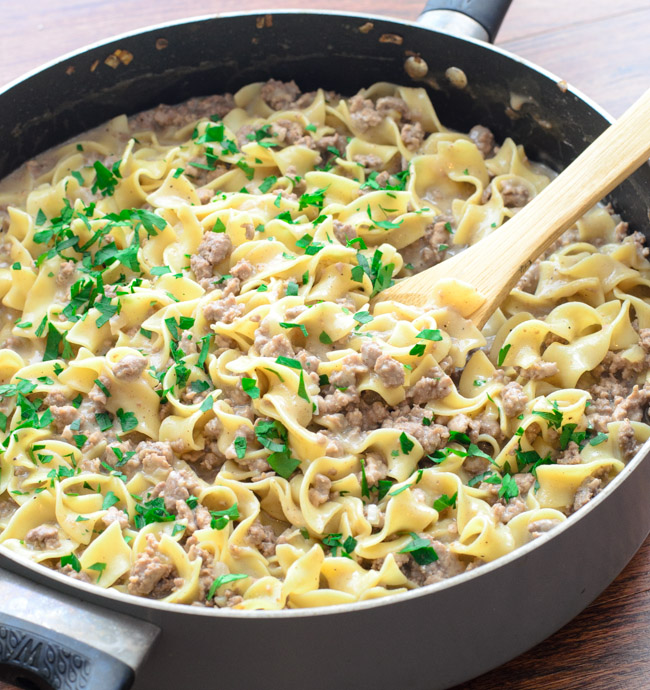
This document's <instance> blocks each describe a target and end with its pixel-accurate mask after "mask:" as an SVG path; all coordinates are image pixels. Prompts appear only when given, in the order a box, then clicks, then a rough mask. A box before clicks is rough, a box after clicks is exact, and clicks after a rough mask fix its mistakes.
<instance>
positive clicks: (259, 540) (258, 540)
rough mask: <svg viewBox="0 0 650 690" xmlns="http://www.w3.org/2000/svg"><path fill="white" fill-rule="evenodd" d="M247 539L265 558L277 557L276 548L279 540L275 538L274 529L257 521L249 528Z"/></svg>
mask: <svg viewBox="0 0 650 690" xmlns="http://www.w3.org/2000/svg"><path fill="white" fill-rule="evenodd" d="M246 538H247V540H248V543H249V544H251V545H252V546H254V547H256V548H257V549H259V552H260V553H261V554H262V556H264V558H271V556H274V555H275V546H276V544H277V543H278V538H277V537H276V536H275V532H274V531H273V528H272V527H270V526H269V525H263V524H262V523H261V522H260V521H259V520H255V522H254V523H253V524H252V525H251V526H250V527H249V528H248V535H247V536H246Z"/></svg>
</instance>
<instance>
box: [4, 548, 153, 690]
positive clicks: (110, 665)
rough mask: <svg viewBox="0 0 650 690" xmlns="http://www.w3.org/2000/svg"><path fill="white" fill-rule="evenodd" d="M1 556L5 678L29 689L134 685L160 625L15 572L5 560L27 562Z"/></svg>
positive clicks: (123, 689)
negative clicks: (118, 611) (116, 610)
mask: <svg viewBox="0 0 650 690" xmlns="http://www.w3.org/2000/svg"><path fill="white" fill-rule="evenodd" d="M0 556H1V558H0V561H1V562H0V680H5V681H8V682H10V683H12V684H13V685H16V686H17V687H19V688H28V689H29V690H33V689H34V688H39V690H41V689H42V690H49V689H51V688H57V689H58V690H128V688H130V687H131V685H132V684H133V680H134V677H135V672H136V670H137V669H138V667H139V666H140V665H141V663H142V662H143V661H144V659H145V657H146V655H147V652H148V651H149V648H150V646H151V645H152V644H153V642H154V641H155V639H156V637H157V635H158V633H159V629H158V628H157V627H156V626H154V625H151V624H150V623H146V622H144V621H140V620H137V619H134V618H131V617H130V616H125V615H123V614H120V613H116V612H115V611H111V610H108V609H104V608H101V607H99V606H96V605H94V604H90V603H87V602H85V601H82V600H81V599H78V598H76V597H74V598H73V597H71V596H69V595H67V594H62V593H61V592H58V591H55V590H54V589H50V588H49V587H48V588H46V587H43V586H42V585H39V584H36V583H35V582H32V581H31V580H28V579H26V578H23V577H21V576H19V575H17V574H15V573H12V572H9V571H8V570H5V569H3V568H2V565H5V566H8V567H11V568H12V569H13V568H15V567H17V568H21V565H19V564H17V563H11V561H9V560H8V559H6V558H5V557H4V555H3V554H0ZM22 568H23V569H25V568H26V566H25V565H23V566H22ZM23 572H24V570H23ZM57 575H58V574H57ZM58 577H59V578H60V577H64V576H58Z"/></svg>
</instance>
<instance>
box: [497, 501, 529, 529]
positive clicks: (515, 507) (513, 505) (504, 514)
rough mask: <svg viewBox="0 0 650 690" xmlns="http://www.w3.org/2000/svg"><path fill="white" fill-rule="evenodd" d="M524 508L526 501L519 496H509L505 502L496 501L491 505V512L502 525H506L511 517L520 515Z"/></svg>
mask: <svg viewBox="0 0 650 690" xmlns="http://www.w3.org/2000/svg"><path fill="white" fill-rule="evenodd" d="M525 510H526V502H525V501H522V499H521V498H519V496H517V497H515V498H511V499H510V500H509V501H508V502H507V503H500V502H497V503H495V504H494V505H493V506H492V514H493V515H494V517H495V518H496V519H497V520H498V521H499V522H502V523H503V524H504V525H507V524H508V523H509V522H510V520H512V518H513V517H516V516H517V515H520V514H521V513H523V512H524V511H525Z"/></svg>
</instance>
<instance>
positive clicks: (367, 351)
mask: <svg viewBox="0 0 650 690" xmlns="http://www.w3.org/2000/svg"><path fill="white" fill-rule="evenodd" d="M361 357H362V359H363V363H364V364H365V365H366V366H367V367H368V369H374V368H375V364H376V363H377V360H378V359H379V357H381V347H379V345H378V344H377V343H376V342H374V341H372V340H366V341H365V342H364V343H363V344H362V345H361Z"/></svg>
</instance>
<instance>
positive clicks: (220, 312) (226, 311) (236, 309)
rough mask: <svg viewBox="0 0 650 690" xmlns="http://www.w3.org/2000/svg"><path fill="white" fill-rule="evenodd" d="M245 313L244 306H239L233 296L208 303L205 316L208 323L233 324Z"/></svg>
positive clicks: (204, 309) (204, 311)
mask: <svg viewBox="0 0 650 690" xmlns="http://www.w3.org/2000/svg"><path fill="white" fill-rule="evenodd" d="M243 313H244V306H243V305H241V304H237V301H236V300H235V298H234V297H233V296H232V295H228V296H227V297H224V298H223V299H218V300H214V301H213V302H208V303H207V304H206V305H205V307H204V308H203V315H204V316H205V319H206V321H207V322H208V323H232V322H233V321H234V320H235V319H238V318H239V317H240V316H241V315H242V314H243Z"/></svg>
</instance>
